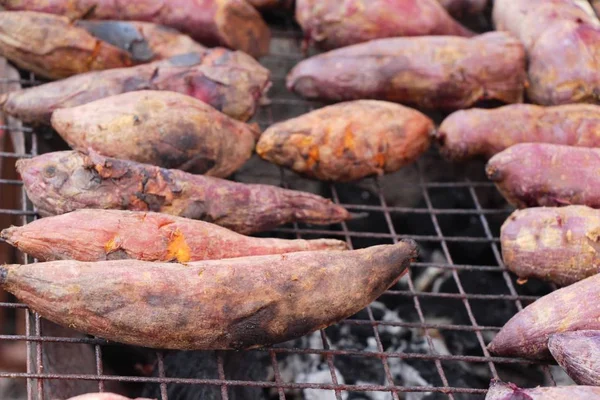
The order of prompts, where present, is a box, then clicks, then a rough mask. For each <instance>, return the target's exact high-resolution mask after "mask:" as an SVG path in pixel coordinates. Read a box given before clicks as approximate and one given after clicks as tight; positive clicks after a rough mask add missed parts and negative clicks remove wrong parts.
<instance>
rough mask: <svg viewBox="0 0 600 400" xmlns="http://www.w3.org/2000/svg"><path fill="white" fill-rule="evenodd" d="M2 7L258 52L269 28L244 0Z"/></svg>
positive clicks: (3, 0)
mask: <svg viewBox="0 0 600 400" xmlns="http://www.w3.org/2000/svg"><path fill="white" fill-rule="evenodd" d="M0 5H1V6H4V7H5V8H6V9H7V10H29V11H41V12H45V13H51V14H59V15H65V16H69V17H72V18H80V17H82V16H84V15H85V17H86V19H101V20H106V19H109V20H113V19H116V20H132V21H145V22H153V23H157V24H161V25H165V26H170V27H172V28H175V29H177V30H178V31H180V32H183V33H186V34H188V35H190V36H191V37H192V38H194V39H196V40H197V41H199V42H200V43H202V44H204V45H207V46H226V47H229V48H232V49H236V50H242V51H244V52H246V53H248V54H250V55H252V56H255V57H258V56H262V55H265V54H267V53H268V51H269V42H270V39H271V33H270V31H269V28H268V26H267V25H266V23H265V22H264V21H263V19H262V17H261V16H260V14H259V13H258V11H256V10H255V9H254V8H253V7H252V6H251V5H250V4H248V3H247V2H246V1H245V0H141V1H139V0H138V1H130V0H24V1H23V0H0Z"/></svg>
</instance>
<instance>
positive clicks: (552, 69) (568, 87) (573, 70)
mask: <svg viewBox="0 0 600 400" xmlns="http://www.w3.org/2000/svg"><path fill="white" fill-rule="evenodd" d="M493 18H494V22H495V24H496V29H497V30H501V31H508V32H511V33H512V34H514V35H515V36H516V37H518V38H519V39H520V40H521V41H522V42H523V44H524V45H525V48H526V49H527V52H528V55H529V81H530V85H529V86H528V95H529V98H530V99H531V100H532V101H533V102H535V103H538V104H544V105H557V104H568V103H598V98H599V96H598V93H599V91H600V74H598V70H599V69H600V61H599V60H600V21H599V20H598V18H597V17H596V15H595V14H594V12H593V10H592V8H591V7H590V4H589V2H588V1H585V0H497V1H495V2H494V12H493Z"/></svg>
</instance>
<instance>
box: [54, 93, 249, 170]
mask: <svg viewBox="0 0 600 400" xmlns="http://www.w3.org/2000/svg"><path fill="white" fill-rule="evenodd" d="M51 122H52V127H53V128H54V129H55V130H56V131H57V132H58V133H59V134H60V136H62V138H63V139H65V141H66V142H67V143H68V144H69V146H71V147H72V148H74V149H77V150H83V151H85V150H87V149H89V148H92V149H94V150H96V151H97V152H99V153H101V154H103V155H106V156H109V157H114V158H122V159H126V160H132V161H137V162H141V163H147V164H153V165H157V166H159V167H163V168H177V169H181V170H184V171H191V172H195V173H198V174H205V175H208V176H216V177H220V178H225V177H227V176H229V175H231V174H232V173H233V172H235V171H236V170H237V169H238V168H240V167H241V166H242V165H243V164H244V163H245V162H246V161H247V160H248V159H249V158H250V156H251V155H252V151H253V150H254V144H255V137H257V136H258V134H259V132H258V127H254V126H252V125H248V124H245V123H244V122H240V121H236V120H234V119H232V118H230V117H228V116H227V115H225V114H222V113H220V112H219V111H217V110H215V109H214V108H212V107H211V106H209V105H208V104H206V103H203V102H202V101H200V100H197V99H195V98H193V97H190V96H186V95H184V94H180V93H176V92H168V91H163V92H161V91H149V90H142V91H138V92H129V93H124V94H120V95H116V96H111V97H106V98H104V99H101V100H96V101H93V102H91V103H87V104H84V105H82V106H78V107H72V108H62V109H59V110H56V111H54V113H53V114H52V120H51Z"/></svg>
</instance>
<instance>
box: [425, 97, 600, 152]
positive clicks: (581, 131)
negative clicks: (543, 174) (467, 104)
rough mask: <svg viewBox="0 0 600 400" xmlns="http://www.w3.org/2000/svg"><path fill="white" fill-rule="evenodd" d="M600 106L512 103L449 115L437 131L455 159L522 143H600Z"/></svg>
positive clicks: (571, 144)
mask: <svg viewBox="0 0 600 400" xmlns="http://www.w3.org/2000/svg"><path fill="white" fill-rule="evenodd" d="M599 131H600V106H596V105H593V104H568V105H563V106H554V107H542V106H536V105H533V104H511V105H507V106H504V107H499V108H494V109H470V110H461V111H457V112H455V113H453V114H451V115H450V116H448V117H447V118H446V119H445V120H444V121H443V122H442V124H441V125H440V127H439V128H438V130H437V132H436V135H435V136H436V139H437V141H438V142H439V144H440V146H441V153H442V154H443V155H444V156H445V157H446V158H448V159H450V160H453V161H463V160H466V159H469V158H473V157H477V156H482V157H485V158H490V157H492V156H493V155H495V154H497V153H499V152H501V151H503V150H505V149H507V148H508V147H510V146H512V145H515V144H518V143H533V142H541V143H554V144H564V145H568V146H581V147H600V135H598V132H599Z"/></svg>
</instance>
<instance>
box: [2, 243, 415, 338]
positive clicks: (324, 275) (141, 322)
mask: <svg viewBox="0 0 600 400" xmlns="http://www.w3.org/2000/svg"><path fill="white" fill-rule="evenodd" d="M416 257H417V247H416V244H415V243H414V242H413V241H405V242H400V243H398V244H395V245H383V246H374V247H370V248H367V249H363V250H353V251H339V252H336V251H315V252H307V251H305V252H298V253H289V254H285V255H269V256H255V257H241V258H230V259H226V260H212V261H198V262H194V263H189V264H187V265H181V264H172V263H151V262H145V261H135V260H117V261H99V262H94V263H84V262H81V261H53V262H48V263H37V264H28V265H14V266H2V267H0V284H1V285H2V287H4V289H6V290H7V291H9V292H11V293H13V294H14V295H15V296H16V297H17V298H19V299H20V300H22V301H23V302H24V303H26V304H27V305H29V306H30V307H31V308H32V309H34V310H36V311H37V312H39V313H40V315H42V316H43V317H44V318H47V319H49V320H51V321H54V322H56V323H58V324H61V325H65V326H70V327H72V328H73V329H77V330H80V331H82V332H85V333H88V334H92V335H95V336H99V337H103V338H106V339H109V340H113V341H117V342H122V343H126V344H132V345H138V346H144V347H153V348H167V349H182V350H192V349H197V350H211V349H245V348H253V347H259V346H264V345H271V344H274V343H279V342H284V341H287V340H291V339H294V338H297V337H300V336H302V335H305V334H307V333H309V332H312V331H315V330H318V329H323V328H325V327H327V326H329V325H331V324H333V323H335V322H338V321H340V320H342V319H344V318H347V317H349V316H351V315H353V314H355V313H356V312H358V311H360V310H361V309H363V308H364V307H366V306H367V305H369V304H370V303H371V302H372V301H373V300H375V299H376V298H377V297H379V296H380V295H381V294H382V293H383V292H384V291H385V290H386V289H387V288H389V287H390V286H391V285H393V284H394V283H395V282H396V281H397V280H398V278H400V276H401V275H402V274H403V273H404V272H405V271H406V268H407V267H408V266H409V264H410V262H411V261H412V260H414V259H415V258H416Z"/></svg>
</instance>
